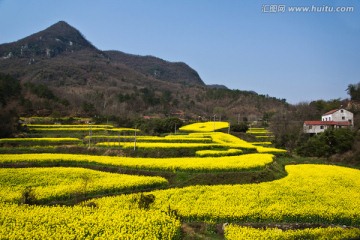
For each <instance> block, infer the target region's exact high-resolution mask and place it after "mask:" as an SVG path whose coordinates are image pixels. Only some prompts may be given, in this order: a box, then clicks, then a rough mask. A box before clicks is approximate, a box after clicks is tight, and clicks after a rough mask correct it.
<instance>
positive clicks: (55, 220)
mask: <svg viewBox="0 0 360 240" xmlns="http://www.w3.org/2000/svg"><path fill="white" fill-rule="evenodd" d="M0 222H1V225H0V236H1V238H4V239H95V238H96V239H98V238H100V239H180V234H181V233H180V225H181V223H180V221H179V220H177V219H175V218H173V217H171V216H169V215H168V214H166V213H164V212H161V211H156V210H148V211H146V210H142V209H138V208H136V207H135V206H129V205H128V206H126V209H125V208H124V207H122V208H119V207H102V206H94V207H93V206H92V207H89V206H74V207H65V206H63V207H61V206H55V207H48V206H34V205H32V206H28V205H20V206H19V205H16V204H5V203H0Z"/></svg>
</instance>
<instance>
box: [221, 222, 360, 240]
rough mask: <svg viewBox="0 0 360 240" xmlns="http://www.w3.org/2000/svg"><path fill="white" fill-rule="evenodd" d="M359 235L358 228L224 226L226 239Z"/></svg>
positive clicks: (341, 237) (312, 237) (333, 237)
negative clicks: (291, 228) (287, 228)
mask: <svg viewBox="0 0 360 240" xmlns="http://www.w3.org/2000/svg"><path fill="white" fill-rule="evenodd" d="M359 236H360V229H358V228H341V227H327V228H305V229H297V230H286V231H283V230H281V229H278V228H267V229H261V228H260V229H258V228H251V227H240V226H236V225H232V224H230V225H229V226H227V227H226V228H225V238H226V239H227V240H239V239H244V240H246V239H249V240H253V239H262V240H283V239H314V240H315V239H323V240H332V239H333V240H338V239H356V238H357V237H359Z"/></svg>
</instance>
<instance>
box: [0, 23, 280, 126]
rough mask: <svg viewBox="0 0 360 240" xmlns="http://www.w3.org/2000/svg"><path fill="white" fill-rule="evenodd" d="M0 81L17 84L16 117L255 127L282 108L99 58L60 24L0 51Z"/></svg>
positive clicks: (192, 77)
mask: <svg viewBox="0 0 360 240" xmlns="http://www.w3.org/2000/svg"><path fill="white" fill-rule="evenodd" d="M0 73H3V74H9V75H11V76H12V77H14V78H16V79H19V80H20V83H21V87H22V91H21V96H19V98H20V101H18V103H17V109H18V111H19V113H20V114H22V115H79V116H80V115H81V116H84V115H88V116H94V115H116V116H123V117H130V118H131V117H142V116H149V115H150V116H158V117H164V116H178V117H182V118H196V119H198V118H199V117H201V118H203V119H208V118H210V117H211V116H213V115H214V114H216V115H217V116H218V118H221V117H222V118H223V119H228V118H236V117H237V118H238V117H239V115H241V117H247V118H251V119H258V118H261V117H262V116H263V114H264V113H266V112H274V111H278V109H280V108H283V107H284V106H286V102H285V101H284V100H280V99H276V98H273V97H269V96H263V95H258V94H257V93H255V92H252V91H240V90H229V89H227V88H226V87H225V86H222V85H213V86H207V85H206V84H205V83H204V82H203V80H202V79H201V78H200V76H199V74H198V73H197V72H196V71H195V70H194V69H192V68H191V67H189V66H188V65H187V64H185V63H182V62H169V61H165V60H162V59H160V58H157V57H153V56H137V55H132V54H127V53H123V52H120V51H100V50H99V49H97V48H96V47H95V46H93V45H92V44H91V43H90V42H89V41H88V40H87V39H86V38H85V37H84V36H83V35H82V34H81V33H80V31H78V30H77V29H75V28H74V27H72V26H70V25H69V24H67V23H66V22H63V21H60V22H58V23H56V24H54V25H52V26H50V27H49V28H47V29H45V30H43V31H40V32H38V33H35V34H33V35H31V36H28V37H25V38H23V39H21V40H18V41H16V42H12V43H5V44H1V45H0Z"/></svg>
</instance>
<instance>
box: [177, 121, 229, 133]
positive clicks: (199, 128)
mask: <svg viewBox="0 0 360 240" xmlns="http://www.w3.org/2000/svg"><path fill="white" fill-rule="evenodd" d="M228 127H229V123H228V122H198V123H193V124H189V125H186V126H183V127H181V128H179V130H180V131H184V132H212V131H216V130H219V129H223V128H228Z"/></svg>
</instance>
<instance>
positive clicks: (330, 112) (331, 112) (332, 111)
mask: <svg viewBox="0 0 360 240" xmlns="http://www.w3.org/2000/svg"><path fill="white" fill-rule="evenodd" d="M339 110H340V109H334V110H331V111H329V112H327V113H324V114H323V115H322V116H325V115H330V114H333V113H334V112H337V111H339Z"/></svg>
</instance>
